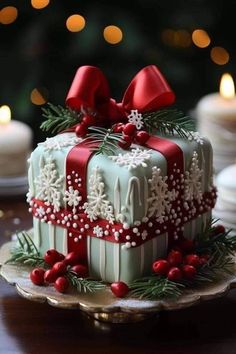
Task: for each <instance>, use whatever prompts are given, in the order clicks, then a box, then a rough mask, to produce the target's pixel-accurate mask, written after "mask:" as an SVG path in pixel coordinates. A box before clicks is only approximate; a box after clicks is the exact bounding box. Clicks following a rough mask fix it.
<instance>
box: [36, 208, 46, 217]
mask: <svg viewBox="0 0 236 354" xmlns="http://www.w3.org/2000/svg"><path fill="white" fill-rule="evenodd" d="M36 213H37V215H38V216H39V217H40V218H42V217H43V216H44V215H45V214H46V213H45V210H44V208H43V207H42V206H40V207H38V208H37V209H36Z"/></svg>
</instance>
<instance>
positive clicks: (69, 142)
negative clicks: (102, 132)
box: [38, 135, 82, 151]
mask: <svg viewBox="0 0 236 354" xmlns="http://www.w3.org/2000/svg"><path fill="white" fill-rule="evenodd" d="M81 141H82V139H81V138H78V137H77V136H66V135H65V136H63V139H62V140H60V139H58V136H56V137H53V138H47V139H46V140H45V141H44V142H43V143H39V144H38V145H39V146H42V147H43V148H44V150H45V151H52V150H61V149H62V148H64V147H68V146H74V145H76V144H79V143H80V142H81Z"/></svg>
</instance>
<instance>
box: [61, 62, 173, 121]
mask: <svg viewBox="0 0 236 354" xmlns="http://www.w3.org/2000/svg"><path fill="white" fill-rule="evenodd" d="M174 101H175V94H174V92H173V91H172V90H171V88H170V87H169V85H168V83H167V82H166V80H165V79H164V77H163V76H162V74H161V73H160V71H159V69H158V68H157V67H156V66H155V65H149V66H146V67H145V68H143V69H142V70H141V71H139V72H138V74H137V75H136V76H135V77H134V78H133V80H132V81H131V82H130V84H129V86H128V88H127V89H126V91H125V94H124V96H123V99H122V102H120V103H117V102H116V101H115V100H114V99H113V98H111V95H110V89H109V85H108V82H107V79H106V77H105V76H104V74H103V73H102V71H101V70H100V69H98V68H96V67H94V66H82V67H80V68H79V69H78V70H77V72H76V75H75V77H74V80H73V82H72V85H71V87H70V90H69V93H68V95H67V98H66V104H67V106H69V107H71V108H72V109H75V110H81V109H84V110H88V111H92V112H94V113H96V114H97V115H98V117H102V118H105V119H106V120H108V121H111V122H112V123H114V122H118V121H121V120H124V118H125V117H126V116H127V115H128V114H129V112H130V110H132V109H137V110H138V111H140V112H142V113H144V112H151V111H155V110H158V109H160V108H162V107H165V106H169V105H171V104H172V103H174Z"/></svg>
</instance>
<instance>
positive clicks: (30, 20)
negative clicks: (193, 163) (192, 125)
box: [0, 0, 236, 141]
mask: <svg viewBox="0 0 236 354" xmlns="http://www.w3.org/2000/svg"><path fill="white" fill-rule="evenodd" d="M9 5H11V6H15V7H17V9H18V17H17V19H16V21H14V22H13V23H11V24H9V25H3V24H0V83H1V84H0V106H1V105H2V104H8V105H9V106H10V107H11V109H12V116H13V118H14V119H18V120H22V121H25V122H27V123H28V124H29V125H31V126H32V127H33V128H34V132H35V138H36V139H35V140H36V141H38V140H40V139H42V138H43V137H44V136H43V134H42V133H41V132H40V131H39V125H40V121H41V109H40V106H37V105H34V104H33V103H32V102H31V99H30V95H31V92H32V90H33V89H34V88H38V89H39V90H40V91H41V92H42V93H43V95H44V96H45V98H46V99H47V100H49V101H50V102H52V103H55V104H56V103H58V104H63V103H64V99H65V96H66V93H67V91H68V89H69V86H70V83H71V80H72V78H73V75H74V73H75V71H76V69H77V67H79V66H81V65H85V64H90V65H95V66H99V67H100V68H101V69H102V70H103V71H104V73H105V75H106V76H107V77H108V79H109V82H110V86H111V90H112V95H113V97H115V98H116V99H118V100H119V99H120V98H121V97H122V94H123V92H124V90H125V88H126V86H127V84H128V83H129V81H130V79H131V78H132V77H133V76H134V75H135V73H136V72H137V71H138V70H140V69H141V68H142V67H144V66H146V65H149V64H156V65H157V66H158V67H159V68H160V69H161V71H162V72H163V74H164V75H165V76H166V78H167V80H168V81H169V83H170V85H171V86H172V88H173V89H174V91H175V92H176V95H177V102H176V105H178V106H179V107H180V108H181V109H183V110H185V111H188V110H189V109H192V108H194V106H195V105H196V103H197V101H198V100H199V98H200V97H202V96H203V95H205V94H206V93H209V92H213V91H217V90H218V85H219V80H220V77H221V75H222V73H224V72H230V73H231V74H232V75H233V76H235V74H236V69H235V65H234V63H235V48H234V46H235V35H236V31H235V22H236V17H235V16H236V15H235V14H236V1H234V0H231V1H221V0H220V1H216V0H188V1H186V0H175V1H170V0H136V1H131V0H129V1H128V0H126V1H122V0H120V1H111V0H110V1H89V0H86V1H85V0H81V1H79V0H54V1H53V0H51V2H50V4H49V5H48V6H47V7H45V8H44V9H41V10H36V9H34V8H33V7H32V6H31V2H30V0H24V1H23V0H18V1H13V0H12V1H10V0H8V1H7V0H6V1H1V2H0V10H1V9H2V8H3V7H4V6H9ZM75 13H77V14H80V15H82V16H84V18H85V20H86V26H85V28H84V29H83V30H82V31H81V32H77V33H72V32H69V31H68V30H67V28H66V25H65V22H66V19H67V18H68V16H70V15H72V14H75ZM110 24H113V25H116V26H119V27H120V28H121V29H122V31H123V40H122V41H121V42H120V43H119V44H116V45H112V44H109V43H107V42H106V41H105V40H104V38H103V29H104V28H105V27H106V26H107V25H110ZM196 28H201V29H204V30H206V31H207V33H208V34H209V36H210V38H211V43H210V45H209V46H208V47H206V48H199V47H197V46H196V45H194V43H193V42H192V40H191V35H192V32H193V31H194V30H195V29H196ZM166 30H171V33H172V34H173V33H174V34H173V38H172V39H171V38H170V39H169V40H168V41H167V40H166V39H165V34H166ZM182 30H184V31H187V32H184V33H185V37H186V36H187V39H188V41H187V43H186V38H185V42H183V40H182V39H181V36H179V35H178V33H180V32H178V31H182ZM176 33H177V34H176ZM186 33H187V34H186ZM214 46H221V47H224V48H225V49H226V50H227V51H228V53H229V61H228V63H226V64H225V65H218V64H216V63H214V62H213V61H212V59H211V56H210V51H211V48H212V47H214Z"/></svg>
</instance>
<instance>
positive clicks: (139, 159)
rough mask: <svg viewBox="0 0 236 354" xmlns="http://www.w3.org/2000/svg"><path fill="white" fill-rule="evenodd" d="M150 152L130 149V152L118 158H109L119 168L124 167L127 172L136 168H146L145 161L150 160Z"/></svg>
mask: <svg viewBox="0 0 236 354" xmlns="http://www.w3.org/2000/svg"><path fill="white" fill-rule="evenodd" d="M151 153H152V150H141V149H139V148H136V149H132V150H131V152H127V153H126V154H124V155H122V154H121V153H120V154H119V155H118V156H109V158H110V159H111V160H113V161H115V163H116V164H117V165H119V166H125V167H127V168H128V170H129V171H130V170H132V169H135V168H137V167H138V166H142V167H147V164H146V161H148V160H150V158H151Z"/></svg>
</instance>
